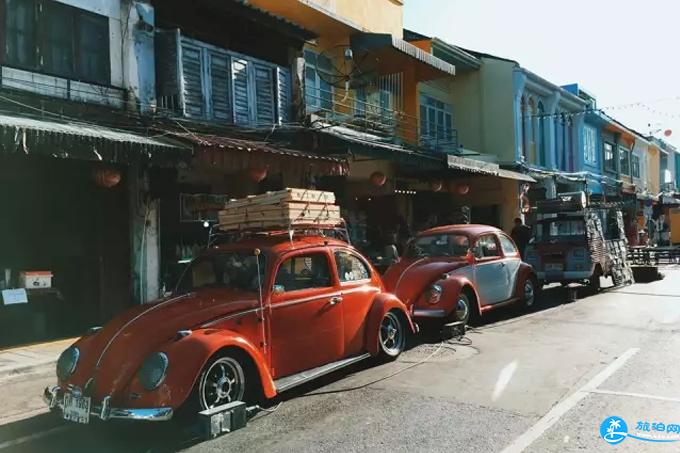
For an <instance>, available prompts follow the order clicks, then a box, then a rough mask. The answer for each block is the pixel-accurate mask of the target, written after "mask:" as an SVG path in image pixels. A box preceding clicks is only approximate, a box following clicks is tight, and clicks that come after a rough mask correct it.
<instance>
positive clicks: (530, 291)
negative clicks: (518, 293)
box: [524, 280, 534, 306]
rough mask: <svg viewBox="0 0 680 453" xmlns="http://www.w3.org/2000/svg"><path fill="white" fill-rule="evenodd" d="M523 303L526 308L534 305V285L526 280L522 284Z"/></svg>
mask: <svg viewBox="0 0 680 453" xmlns="http://www.w3.org/2000/svg"><path fill="white" fill-rule="evenodd" d="M524 301H525V303H526V304H527V306H531V305H533V304H534V284H533V283H531V280H527V281H526V283H524Z"/></svg>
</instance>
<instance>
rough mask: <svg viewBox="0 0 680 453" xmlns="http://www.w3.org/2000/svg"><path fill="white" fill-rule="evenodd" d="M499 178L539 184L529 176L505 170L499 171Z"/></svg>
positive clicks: (500, 169)
mask: <svg viewBox="0 0 680 453" xmlns="http://www.w3.org/2000/svg"><path fill="white" fill-rule="evenodd" d="M498 176H499V177H501V178H504V179H514V180H515V181H526V182H538V181H537V180H535V179H534V178H532V177H531V176H529V175H527V174H524V173H519V172H516V171H511V170H505V169H503V168H499V169H498Z"/></svg>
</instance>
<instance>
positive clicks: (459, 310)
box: [456, 299, 469, 321]
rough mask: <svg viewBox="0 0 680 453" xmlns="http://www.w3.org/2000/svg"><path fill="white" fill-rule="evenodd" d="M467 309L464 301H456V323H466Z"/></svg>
mask: <svg viewBox="0 0 680 453" xmlns="http://www.w3.org/2000/svg"><path fill="white" fill-rule="evenodd" d="M468 311H469V307H468V304H467V302H466V301H465V300H463V299H458V301H456V318H457V319H458V321H466V320H467V315H468Z"/></svg>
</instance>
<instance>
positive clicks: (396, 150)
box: [317, 126, 446, 169]
mask: <svg viewBox="0 0 680 453" xmlns="http://www.w3.org/2000/svg"><path fill="white" fill-rule="evenodd" d="M343 129H344V128H342V127H337V126H330V127H328V126H326V127H323V128H319V129H318V131H317V132H319V133H320V134H324V135H327V136H330V137H334V138H336V139H339V140H343V141H345V142H346V143H348V144H349V145H350V146H349V148H350V150H351V151H352V153H354V154H360V155H367V156H369V157H373V158H377V159H383V160H390V161H393V162H398V163H402V164H406V165H415V166H419V167H428V168H433V169H441V168H445V167H446V164H445V156H444V155H443V154H441V153H437V154H435V153H421V152H418V151H414V150H410V149H406V148H403V147H400V146H398V145H394V144H391V143H382V142H379V141H372V140H369V139H366V138H364V136H365V135H366V134H361V133H359V132H357V133H355V134H351V133H350V131H344V132H343Z"/></svg>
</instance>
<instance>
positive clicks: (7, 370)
mask: <svg viewBox="0 0 680 453" xmlns="http://www.w3.org/2000/svg"><path fill="white" fill-rule="evenodd" d="M75 340H76V338H69V339H66V340H59V341H54V342H50V343H40V344H35V345H30V346H24V347H18V348H11V349H0V380H2V379H5V378H9V377H15V376H17V375H21V374H29V373H32V372H34V371H36V370H39V369H45V368H48V367H50V366H53V365H54V364H55V363H56V362H57V359H58V358H59V354H61V353H62V351H63V350H64V349H66V348H67V347H68V346H69V345H70V344H72V343H73V342H74V341H75Z"/></svg>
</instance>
